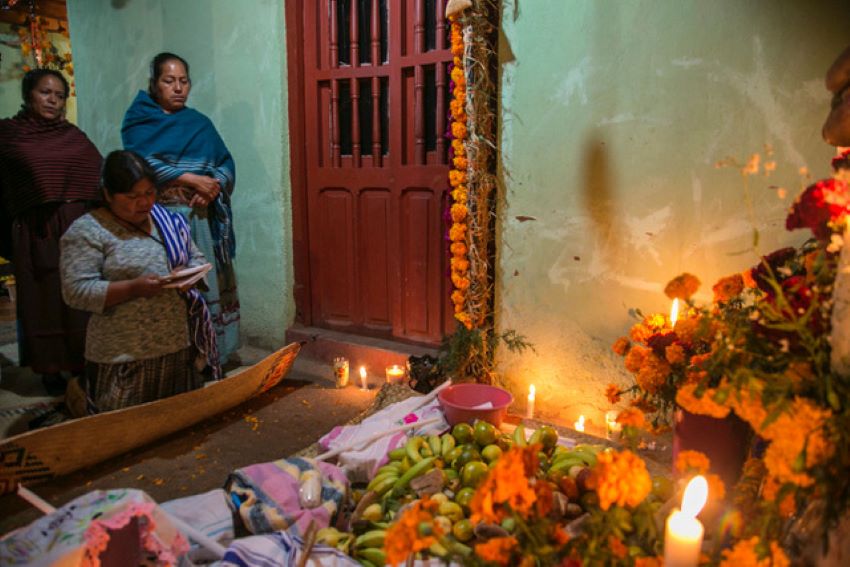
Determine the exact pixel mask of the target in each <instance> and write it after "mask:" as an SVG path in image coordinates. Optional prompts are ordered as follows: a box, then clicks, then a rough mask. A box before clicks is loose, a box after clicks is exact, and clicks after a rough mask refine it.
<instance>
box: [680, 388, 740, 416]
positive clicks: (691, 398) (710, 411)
mask: <svg viewBox="0 0 850 567" xmlns="http://www.w3.org/2000/svg"><path fill="white" fill-rule="evenodd" d="M697 386H698V384H683V385H682V386H680V387H679V391H678V392H676V403H677V404H679V405H680V406H681V407H682V408H684V409H685V410H687V411H689V412H691V413H696V414H700V415H708V416H711V417H717V418H721V419H722V418H724V417H726V416H727V415H729V408H728V407H726V406H722V405H720V404H718V403H717V402H715V401H714V400H713V399H712V398H713V397H714V394H715V393H716V390H714V389H712V388H708V389H706V390H705V391H704V392H703V394H702V397H700V398H698V397H696V395H695V394H694V391H695V390H696V388H697Z"/></svg>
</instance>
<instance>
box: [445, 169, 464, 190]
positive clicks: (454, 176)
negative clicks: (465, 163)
mask: <svg viewBox="0 0 850 567" xmlns="http://www.w3.org/2000/svg"><path fill="white" fill-rule="evenodd" d="M464 183H466V172H465V171H458V170H456V169H452V170H450V171H449V185H451V186H452V187H457V186H458V185H462V184H464Z"/></svg>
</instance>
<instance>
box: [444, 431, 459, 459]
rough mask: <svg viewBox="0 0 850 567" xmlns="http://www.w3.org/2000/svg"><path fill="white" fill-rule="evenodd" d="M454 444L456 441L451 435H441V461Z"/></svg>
mask: <svg viewBox="0 0 850 567" xmlns="http://www.w3.org/2000/svg"><path fill="white" fill-rule="evenodd" d="M456 444H457V441H455V438H454V435H452V434H451V433H443V436H442V437H440V456H441V457H443V459H445V458H446V457H448V455H449V453H451V452H452V449H454V448H455V445H456Z"/></svg>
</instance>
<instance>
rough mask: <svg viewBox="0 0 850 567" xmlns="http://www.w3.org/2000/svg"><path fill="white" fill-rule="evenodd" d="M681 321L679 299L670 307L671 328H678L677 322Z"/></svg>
mask: <svg viewBox="0 0 850 567" xmlns="http://www.w3.org/2000/svg"><path fill="white" fill-rule="evenodd" d="M678 320H679V298H678V297H677V298H676V299H674V300H673V305H672V306H670V328H673V327H675V326H676V321H678Z"/></svg>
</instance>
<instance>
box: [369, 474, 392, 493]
mask: <svg viewBox="0 0 850 567" xmlns="http://www.w3.org/2000/svg"><path fill="white" fill-rule="evenodd" d="M398 480H399V477H398V476H386V477H384V478H383V479H382V480H381V482H380V483H378V484H376V485H375V486H374V487H372V488H370V490H372V491H374V492H375V494H377V495H378V496H383V495H384V494H386V493H387V492H389V490H390V489H391V488H392V487H393V486H395V483H397V482H398Z"/></svg>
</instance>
